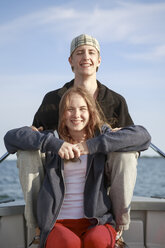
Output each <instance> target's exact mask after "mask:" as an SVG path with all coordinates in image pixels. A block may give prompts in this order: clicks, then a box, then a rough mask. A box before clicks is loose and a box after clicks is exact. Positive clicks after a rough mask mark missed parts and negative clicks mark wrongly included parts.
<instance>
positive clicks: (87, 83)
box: [74, 77, 98, 98]
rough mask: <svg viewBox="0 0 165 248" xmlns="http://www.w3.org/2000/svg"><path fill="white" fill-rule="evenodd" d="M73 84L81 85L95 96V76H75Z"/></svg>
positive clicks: (96, 88)
mask: <svg viewBox="0 0 165 248" xmlns="http://www.w3.org/2000/svg"><path fill="white" fill-rule="evenodd" d="M74 86H82V87H84V88H85V89H86V90H88V92H89V93H90V94H91V95H92V96H93V97H94V98H96V97H97V90H98V86H97V80H96V77H86V78H76V77H75V79H74Z"/></svg>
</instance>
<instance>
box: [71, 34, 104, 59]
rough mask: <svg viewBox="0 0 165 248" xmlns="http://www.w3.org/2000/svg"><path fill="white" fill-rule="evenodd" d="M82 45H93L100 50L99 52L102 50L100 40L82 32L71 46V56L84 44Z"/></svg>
mask: <svg viewBox="0 0 165 248" xmlns="http://www.w3.org/2000/svg"><path fill="white" fill-rule="evenodd" d="M82 45H89V46H93V47H95V48H96V49H97V50H98V52H100V45H99V42H98V41H97V40H96V39H95V38H94V37H92V36H90V35H88V34H81V35H79V36H77V37H76V38H74V39H73V40H72V42H71V46H70V56H71V55H72V53H73V52H74V50H75V49H76V48H77V47H79V46H82Z"/></svg>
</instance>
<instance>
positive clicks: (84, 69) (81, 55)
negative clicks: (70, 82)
mask: <svg viewBox="0 0 165 248" xmlns="http://www.w3.org/2000/svg"><path fill="white" fill-rule="evenodd" d="M100 62H101V58H100V55H99V53H98V51H97V49H96V48H95V47H93V46H89V45H83V46H79V47H78V48H76V50H75V51H74V52H73V54H72V55H71V57H69V63H70V65H71V67H72V68H73V71H74V73H75V76H76V75H79V76H80V75H81V76H91V75H93V74H95V73H96V70H97V68H98V67H99V65H100Z"/></svg>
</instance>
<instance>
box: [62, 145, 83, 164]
mask: <svg viewBox="0 0 165 248" xmlns="http://www.w3.org/2000/svg"><path fill="white" fill-rule="evenodd" d="M58 155H59V156H60V157H61V158H62V159H66V160H69V159H73V158H79V157H80V155H81V154H80V149H79V148H78V147H77V145H73V144H70V143H68V142H64V143H63V144H62V146H61V148H60V150H59V151H58Z"/></svg>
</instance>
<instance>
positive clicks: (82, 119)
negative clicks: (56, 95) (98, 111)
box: [65, 94, 89, 134]
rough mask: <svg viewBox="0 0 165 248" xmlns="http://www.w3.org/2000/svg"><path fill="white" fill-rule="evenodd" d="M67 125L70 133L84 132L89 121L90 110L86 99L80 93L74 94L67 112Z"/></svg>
mask: <svg viewBox="0 0 165 248" xmlns="http://www.w3.org/2000/svg"><path fill="white" fill-rule="evenodd" d="M65 120H66V126H67V127H68V130H69V133H70V134H72V133H75V132H81V133H82V134H84V132H85V130H84V129H85V127H86V126H87V124H88V121H89V111H88V106H87V103H86V101H85V100H84V98H83V97H82V96H80V95H79V94H72V95H71V96H70V98H69V103H68V106H67V109H66V112H65Z"/></svg>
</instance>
